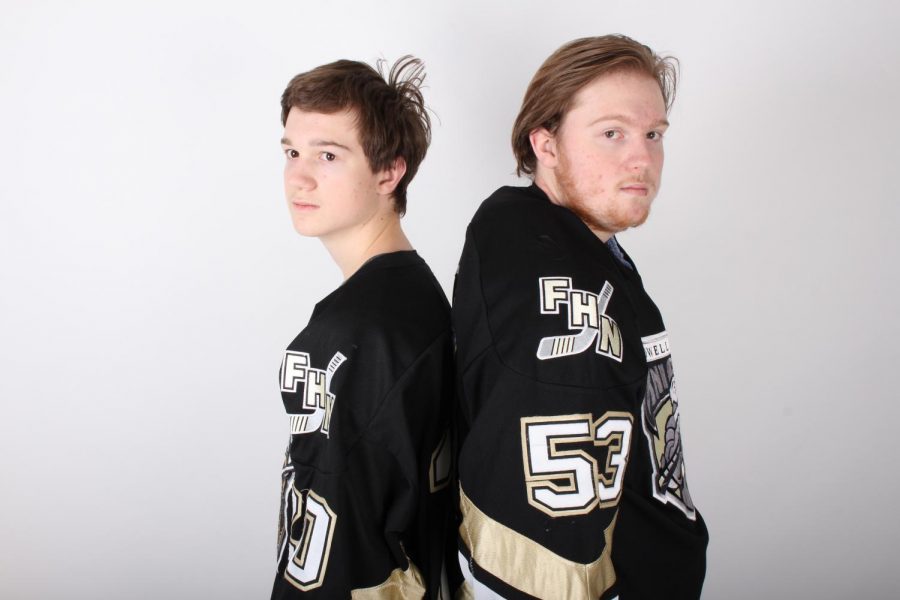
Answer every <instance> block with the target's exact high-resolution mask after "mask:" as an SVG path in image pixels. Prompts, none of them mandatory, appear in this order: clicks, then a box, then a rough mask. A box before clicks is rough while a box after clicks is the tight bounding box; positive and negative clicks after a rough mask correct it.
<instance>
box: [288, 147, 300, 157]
mask: <svg viewBox="0 0 900 600" xmlns="http://www.w3.org/2000/svg"><path fill="white" fill-rule="evenodd" d="M284 155H285V156H286V157H288V158H297V157H298V156H300V153H299V152H297V151H296V150H294V149H293V148H285V150H284Z"/></svg>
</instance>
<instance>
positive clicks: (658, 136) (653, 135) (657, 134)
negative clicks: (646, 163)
mask: <svg viewBox="0 0 900 600" xmlns="http://www.w3.org/2000/svg"><path fill="white" fill-rule="evenodd" d="M647 139H648V140H655V141H660V140H662V139H663V133H662V131H651V132H649V133H648V134H647Z"/></svg>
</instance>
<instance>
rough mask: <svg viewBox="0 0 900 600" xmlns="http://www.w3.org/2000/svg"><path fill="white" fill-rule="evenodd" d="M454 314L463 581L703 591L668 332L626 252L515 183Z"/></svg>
mask: <svg viewBox="0 0 900 600" xmlns="http://www.w3.org/2000/svg"><path fill="white" fill-rule="evenodd" d="M623 261H624V262H623ZM453 323H454V329H455V332H456V336H457V345H458V352H457V373H458V387H459V390H458V394H459V398H460V400H459V402H460V409H459V410H460V416H459V419H458V420H459V430H460V431H459V437H460V443H461V447H460V453H459V483H460V489H459V496H460V498H459V503H460V513H461V522H460V524H459V550H460V569H461V571H462V576H463V577H464V578H465V580H466V584H465V587H464V590H465V591H467V592H469V593H472V594H474V596H475V598H495V597H497V596H500V597H502V598H507V599H512V598H543V599H553V598H560V599H565V598H602V599H604V600H606V599H611V598H614V597H616V596H618V597H619V598H621V599H622V600H632V599H636V598H641V599H644V598H646V599H653V600H659V599H665V598H697V597H699V595H700V589H701V586H702V582H703V578H704V573H705V550H706V544H707V539H708V536H707V532H706V527H705V525H704V523H703V519H702V518H701V516H700V514H699V512H698V511H697V509H696V507H695V506H694V503H693V501H692V499H691V496H690V494H689V492H688V487H687V481H686V479H685V467H684V461H683V453H682V445H681V435H680V428H679V416H678V397H677V394H676V387H675V379H674V372H673V369H672V360H671V353H670V347H669V340H668V334H667V332H666V329H665V326H664V324H663V321H662V318H661V316H660V314H659V311H658V310H657V308H656V306H655V305H654V304H653V302H652V300H651V299H650V298H649V296H647V294H646V292H645V291H644V288H643V284H642V282H641V278H640V276H639V274H638V272H637V270H636V269H635V268H634V265H633V263H631V262H630V259H628V258H627V256H625V255H624V254H623V257H622V261H620V260H619V259H617V258H616V257H615V256H614V255H613V253H612V252H611V251H610V248H608V247H607V245H606V244H604V243H603V242H602V241H601V240H599V239H598V238H597V237H596V236H595V235H594V234H593V233H592V232H591V231H590V230H589V229H588V228H587V227H586V226H585V225H584V223H582V222H581V220H580V219H579V218H578V217H577V216H576V215H574V214H573V213H572V212H570V211H569V210H567V209H566V208H563V207H560V206H556V205H554V204H552V203H551V202H550V201H549V199H548V198H547V196H546V195H545V194H544V193H543V192H542V191H541V190H540V188H538V187H537V186H534V185H532V186H531V187H529V188H501V189H500V190H498V191H497V192H495V193H494V194H493V195H492V196H491V197H490V198H489V199H488V200H486V201H485V202H484V204H483V205H482V206H481V208H480V209H479V211H478V212H477V214H476V215H475V217H474V218H473V220H472V223H471V224H470V226H469V229H468V232H467V236H466V244H465V248H464V250H463V254H462V258H461V260H460V265H459V273H458V275H457V281H456V287H455V290H454V302H453Z"/></svg>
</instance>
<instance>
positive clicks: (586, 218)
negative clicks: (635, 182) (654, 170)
mask: <svg viewBox="0 0 900 600" xmlns="http://www.w3.org/2000/svg"><path fill="white" fill-rule="evenodd" d="M556 181H557V183H558V184H559V188H560V191H561V192H562V196H563V198H564V206H565V207H566V208H568V209H569V210H571V211H572V212H573V213H575V215H576V216H577V217H578V218H579V219H581V220H582V221H583V222H584V224H585V225H587V226H588V228H589V229H590V230H591V231H593V232H594V233H595V234H599V233H602V234H607V235H609V237H612V236H613V235H615V234H617V233H619V232H621V231H624V230H626V229H628V228H630V227H637V226H639V225H643V224H644V222H645V221H646V220H647V218H648V217H649V216H650V206H649V204H648V206H647V207H646V209H645V210H644V211H643V214H642V215H640V216H638V218H637V219H632V218H629V217H628V213H626V214H621V211H620V210H617V209H618V207H617V206H616V202H617V201H618V200H617V199H616V198H615V197H614V194H615V190H613V192H612V193H608V192H606V191H604V190H600V191H599V192H598V194H597V195H598V196H601V197H602V196H606V198H603V199H602V201H601V199H600V198H598V199H597V200H598V201H601V205H600V206H595V205H596V204H597V201H595V202H593V203H592V202H591V198H590V197H588V194H585V193H584V192H583V190H580V189H579V187H578V182H576V181H575V178H574V177H573V176H572V169H571V166H570V162H569V160H568V157H567V156H566V154H564V153H560V157H559V166H558V167H557V169H556ZM654 191H655V190H654ZM617 213H620V214H617Z"/></svg>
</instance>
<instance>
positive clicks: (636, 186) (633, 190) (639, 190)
mask: <svg viewBox="0 0 900 600" xmlns="http://www.w3.org/2000/svg"><path fill="white" fill-rule="evenodd" d="M619 189H620V190H621V191H623V192H625V193H626V194H631V195H634V196H647V195H649V194H650V186H649V185H647V184H644V183H627V184H625V185H623V186H621V187H620V188H619Z"/></svg>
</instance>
